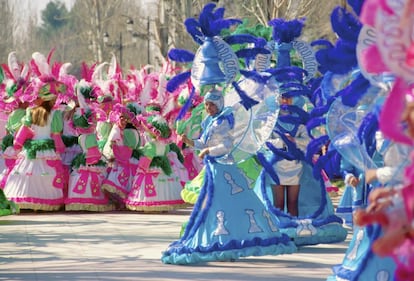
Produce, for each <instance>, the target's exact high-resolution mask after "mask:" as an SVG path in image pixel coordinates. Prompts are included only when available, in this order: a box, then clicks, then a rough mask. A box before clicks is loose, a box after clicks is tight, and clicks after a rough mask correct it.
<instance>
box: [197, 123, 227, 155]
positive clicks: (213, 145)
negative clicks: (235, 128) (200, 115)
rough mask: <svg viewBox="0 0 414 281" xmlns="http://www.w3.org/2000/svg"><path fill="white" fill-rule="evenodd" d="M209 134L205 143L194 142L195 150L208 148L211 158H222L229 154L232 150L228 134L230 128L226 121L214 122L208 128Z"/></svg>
mask: <svg viewBox="0 0 414 281" xmlns="http://www.w3.org/2000/svg"><path fill="white" fill-rule="evenodd" d="M209 130H210V132H209V134H208V138H207V141H206V143H203V142H202V141H200V139H199V140H195V141H194V147H195V148H196V149H204V148H208V149H209V151H210V153H209V154H210V155H211V156H213V157H218V156H223V155H225V154H228V153H230V152H231V150H232V148H233V137H232V135H231V134H230V132H231V126H230V123H229V121H228V120H226V119H223V120H216V121H214V122H213V124H212V125H211V126H210V127H209Z"/></svg>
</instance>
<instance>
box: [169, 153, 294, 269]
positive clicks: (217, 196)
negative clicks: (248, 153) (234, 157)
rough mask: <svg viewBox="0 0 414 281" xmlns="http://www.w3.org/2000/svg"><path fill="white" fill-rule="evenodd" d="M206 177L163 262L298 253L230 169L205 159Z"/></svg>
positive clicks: (271, 215)
mask: <svg viewBox="0 0 414 281" xmlns="http://www.w3.org/2000/svg"><path fill="white" fill-rule="evenodd" d="M205 165H206V176H205V179H204V184H203V187H202V189H201V192H200V195H199V197H198V200H197V202H196V204H195V206H194V209H193V212H192V213H191V216H190V220H189V222H188V224H187V226H186V229H185V231H184V234H183V236H182V237H181V239H180V240H178V241H175V242H173V243H172V244H171V245H170V246H169V247H168V248H167V250H166V251H165V252H163V253H162V258H161V261H162V262H163V263H171V264H192V263H198V262H208V261H226V260H233V259H238V258H240V257H247V256H262V255H279V254H288V253H293V252H295V251H296V247H295V245H294V244H293V243H292V242H291V241H290V238H289V237H288V236H287V235H285V234H282V233H281V232H280V231H279V219H278V218H277V217H276V216H275V215H273V214H271V213H267V211H266V208H265V207H264V205H263V204H262V202H261V201H260V200H259V198H258V197H257V196H256V194H255V193H254V191H253V190H252V189H250V188H249V186H248V183H247V180H246V178H245V177H244V176H243V175H242V174H241V173H240V171H239V170H238V168H237V167H236V166H234V165H224V164H220V163H217V162H216V161H215V160H214V159H212V158H208V157H207V159H206V160H205Z"/></svg>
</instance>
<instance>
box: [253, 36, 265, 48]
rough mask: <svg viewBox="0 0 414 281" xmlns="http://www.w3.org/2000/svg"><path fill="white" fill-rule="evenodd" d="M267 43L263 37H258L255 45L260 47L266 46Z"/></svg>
mask: <svg viewBox="0 0 414 281" xmlns="http://www.w3.org/2000/svg"><path fill="white" fill-rule="evenodd" d="M266 45H267V41H266V40H265V39H263V38H261V37H259V38H257V39H256V42H255V46H256V47H259V48H264V47H265V46H266Z"/></svg>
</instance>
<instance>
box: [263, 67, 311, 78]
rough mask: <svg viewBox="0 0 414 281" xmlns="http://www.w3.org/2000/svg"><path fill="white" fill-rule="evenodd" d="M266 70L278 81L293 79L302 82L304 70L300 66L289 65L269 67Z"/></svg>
mask: <svg viewBox="0 0 414 281" xmlns="http://www.w3.org/2000/svg"><path fill="white" fill-rule="evenodd" d="M266 72H268V73H270V74H271V75H272V76H273V77H274V78H275V79H276V80H277V81H278V82H291V81H294V80H296V81H299V82H303V77H304V75H305V73H306V70H304V69H303V68H300V67H296V66H290V67H283V68H269V69H267V70H266Z"/></svg>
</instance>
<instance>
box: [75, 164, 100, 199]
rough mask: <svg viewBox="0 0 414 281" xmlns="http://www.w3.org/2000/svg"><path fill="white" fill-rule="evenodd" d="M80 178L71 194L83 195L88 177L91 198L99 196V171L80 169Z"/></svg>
mask: <svg viewBox="0 0 414 281" xmlns="http://www.w3.org/2000/svg"><path fill="white" fill-rule="evenodd" d="M78 172H79V174H80V178H79V180H78V182H77V183H76V185H75V188H74V190H73V192H76V193H79V194H83V193H85V191H86V185H87V184H88V179H89V177H90V178H91V180H90V185H91V193H92V195H93V196H100V195H101V186H100V185H101V181H100V179H99V176H100V171H96V170H91V169H90V168H89V169H87V168H80V169H79V171H78Z"/></svg>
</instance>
